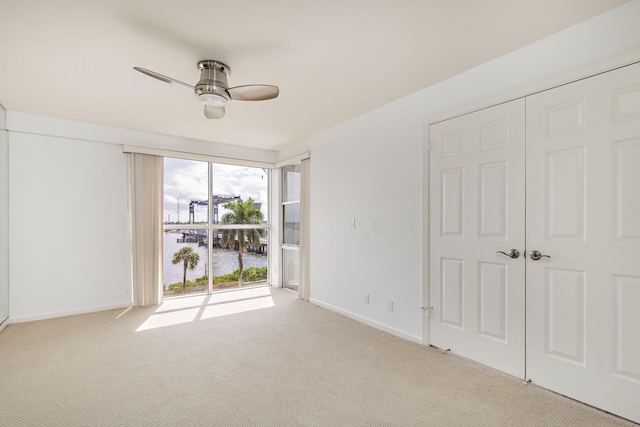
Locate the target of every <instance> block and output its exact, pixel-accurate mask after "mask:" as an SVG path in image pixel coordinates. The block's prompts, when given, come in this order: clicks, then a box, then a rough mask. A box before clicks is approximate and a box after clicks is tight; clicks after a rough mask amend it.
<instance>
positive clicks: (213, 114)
mask: <svg viewBox="0 0 640 427" xmlns="http://www.w3.org/2000/svg"><path fill="white" fill-rule="evenodd" d="M204 116H205V117H206V118H207V119H221V118H222V116H224V107H210V106H208V105H205V106H204Z"/></svg>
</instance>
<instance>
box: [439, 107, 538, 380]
mask: <svg viewBox="0 0 640 427" xmlns="http://www.w3.org/2000/svg"><path fill="white" fill-rule="evenodd" d="M524 119H525V114H524V100H523V99H520V100H516V101H512V102H509V103H506V104H502V105H499V106H496V107H493V108H490V109H486V110H481V111H477V112H475V113H471V114H467V115H465V116H461V117H457V118H454V119H451V120H447V121H445V122H441V123H437V124H434V125H431V126H430V129H429V139H430V145H431V150H430V172H429V175H430V179H429V181H430V201H431V202H430V206H431V207H430V227H429V228H430V248H429V264H430V266H429V271H430V274H429V277H430V283H431V286H430V289H429V300H430V303H429V305H430V306H431V307H432V309H430V317H431V320H430V328H429V331H430V338H429V341H430V343H431V344H432V345H434V346H437V347H440V348H442V349H450V351H451V352H453V353H456V354H459V355H461V356H464V357H467V358H469V359H473V360H476V361H478V362H480V363H483V364H485V365H488V366H492V367H494V368H496V369H500V370H502V371H505V372H508V373H510V374H512V375H515V376H518V377H521V378H522V377H524V343H525V338H524V293H525V291H524V264H525V262H524V253H523V248H524V203H525V200H524V187H525V183H524V179H525V172H524V155H525V141H524V138H525V128H524ZM512 250H514V251H512ZM516 251H517V252H519V254H518V255H516V254H517V252H516ZM501 252H502V253H501Z"/></svg>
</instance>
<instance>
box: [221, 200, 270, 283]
mask: <svg viewBox="0 0 640 427" xmlns="http://www.w3.org/2000/svg"><path fill="white" fill-rule="evenodd" d="M223 206H224V208H225V209H227V210H229V211H230V212H227V213H226V214H224V215H223V216H222V220H221V221H220V222H221V223H222V224H260V223H262V212H260V209H255V208H254V207H253V199H252V198H251V197H249V198H248V199H247V200H245V201H244V202H243V201H242V200H237V199H236V200H229V201H227V202H225V204H224V205H223ZM261 235H262V230H257V229H255V228H248V229H224V230H222V242H221V243H222V246H226V245H227V244H229V243H230V244H232V245H233V244H234V242H235V240H236V239H237V240H238V287H240V286H242V270H243V266H242V253H243V252H244V251H246V248H247V244H250V245H252V246H258V245H259V244H260V236H261ZM232 248H233V247H232Z"/></svg>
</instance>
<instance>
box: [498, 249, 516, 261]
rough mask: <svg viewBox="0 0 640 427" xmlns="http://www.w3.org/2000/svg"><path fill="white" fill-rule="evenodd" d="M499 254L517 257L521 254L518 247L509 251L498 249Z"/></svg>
mask: <svg viewBox="0 0 640 427" xmlns="http://www.w3.org/2000/svg"><path fill="white" fill-rule="evenodd" d="M496 253H497V254H502V255H506V256H508V257H509V258H513V259H516V258H518V257H519V256H520V251H519V250H517V249H511V250H510V251H509V252H502V251H496Z"/></svg>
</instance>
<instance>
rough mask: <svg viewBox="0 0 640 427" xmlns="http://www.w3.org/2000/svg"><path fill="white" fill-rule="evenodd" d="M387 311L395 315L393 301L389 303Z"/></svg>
mask: <svg viewBox="0 0 640 427" xmlns="http://www.w3.org/2000/svg"><path fill="white" fill-rule="evenodd" d="M387 311H388V312H389V313H393V301H387Z"/></svg>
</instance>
